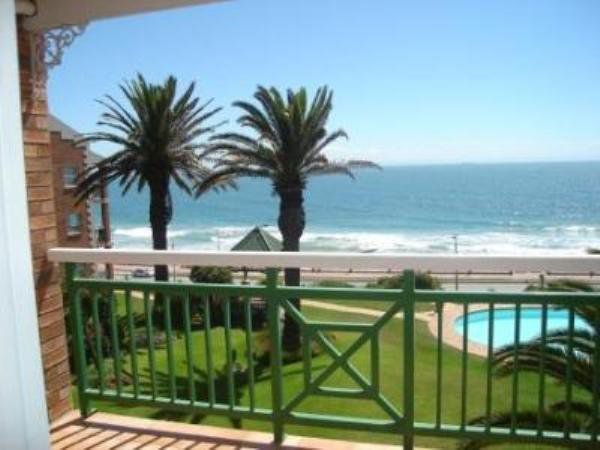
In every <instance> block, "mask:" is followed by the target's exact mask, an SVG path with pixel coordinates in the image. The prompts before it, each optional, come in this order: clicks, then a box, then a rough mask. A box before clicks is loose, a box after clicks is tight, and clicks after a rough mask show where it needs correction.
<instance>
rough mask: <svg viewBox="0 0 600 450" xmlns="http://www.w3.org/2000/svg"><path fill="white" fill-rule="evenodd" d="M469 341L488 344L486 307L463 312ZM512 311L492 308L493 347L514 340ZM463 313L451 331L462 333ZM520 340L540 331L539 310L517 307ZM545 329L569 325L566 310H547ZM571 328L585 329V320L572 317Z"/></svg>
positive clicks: (532, 336) (522, 340)
mask: <svg viewBox="0 0 600 450" xmlns="http://www.w3.org/2000/svg"><path fill="white" fill-rule="evenodd" d="M466 318H467V321H468V323H467V326H468V334H469V341H473V342H477V343H479V344H483V345H485V346H487V345H488V324H489V319H490V317H489V312H488V310H487V309H484V310H480V311H474V312H472V313H469V314H467V316H466ZM515 318H516V313H515V309H514V308H497V309H495V310H494V348H498V347H502V346H504V345H508V344H512V343H513V342H514V339H515V324H516V320H515ZM464 320H465V316H461V317H459V318H458V319H456V320H455V322H454V331H455V332H456V333H458V334H459V335H462V334H463V325H464ZM520 322H521V330H520V338H519V341H520V342H524V341H527V340H530V339H533V338H536V337H538V336H540V335H541V333H542V309H541V308H526V307H523V308H521V320H520ZM547 324H548V325H547V327H548V332H550V331H554V330H560V329H566V328H567V327H568V324H569V313H568V311H567V310H564V309H548V321H547ZM575 329H584V330H585V329H589V326H588V325H587V323H586V322H585V321H584V320H582V319H581V318H580V317H578V316H575Z"/></svg>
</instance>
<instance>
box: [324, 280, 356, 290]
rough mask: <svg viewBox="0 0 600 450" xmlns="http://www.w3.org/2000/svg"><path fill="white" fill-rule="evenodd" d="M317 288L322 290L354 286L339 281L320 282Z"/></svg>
mask: <svg viewBox="0 0 600 450" xmlns="http://www.w3.org/2000/svg"><path fill="white" fill-rule="evenodd" d="M317 286H319V287H324V288H353V287H354V285H353V284H351V283H348V282H346V281H341V280H321V281H319V282H318V283H317Z"/></svg>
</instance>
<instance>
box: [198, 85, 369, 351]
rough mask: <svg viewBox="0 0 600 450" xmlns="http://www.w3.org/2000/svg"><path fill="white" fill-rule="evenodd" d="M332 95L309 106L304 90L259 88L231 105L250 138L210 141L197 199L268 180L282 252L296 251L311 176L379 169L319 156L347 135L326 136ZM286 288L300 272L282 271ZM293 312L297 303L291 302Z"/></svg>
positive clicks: (294, 337) (321, 93) (291, 343)
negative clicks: (209, 165)
mask: <svg viewBox="0 0 600 450" xmlns="http://www.w3.org/2000/svg"><path fill="white" fill-rule="evenodd" d="M332 98H333V92H332V91H331V90H329V89H328V88H327V87H321V88H319V89H318V90H317V92H316V95H315V96H314V98H313V99H312V101H310V103H309V101H308V99H307V93H306V89H304V88H302V89H300V90H298V91H293V90H291V89H290V90H288V91H287V96H286V97H284V96H283V95H282V94H281V93H280V92H279V91H278V90H277V89H275V88H273V87H272V88H270V89H266V88H264V87H262V86H259V87H258V89H257V91H256V93H255V94H254V99H255V100H256V103H249V102H245V101H238V102H235V103H234V104H233V105H234V106H236V107H238V108H240V109H241V110H242V115H241V117H240V118H239V119H238V123H239V124H240V125H241V126H242V127H243V128H248V129H250V130H251V132H252V133H251V134H243V133H224V134H219V135H215V136H214V137H213V139H212V141H213V145H212V151H213V152H215V153H216V154H217V155H218V157H217V159H218V162H217V164H216V165H215V167H214V172H213V173H212V174H211V175H210V176H208V177H207V178H205V179H204V180H203V181H202V182H201V183H200V184H199V185H198V187H197V190H196V194H197V195H199V194H201V193H203V192H205V191H206V190H207V189H211V188H214V187H215V186H218V185H219V184H221V183H223V182H227V181H231V180H233V179H235V178H238V177H258V178H266V179H268V180H270V182H271V184H272V186H273V192H274V193H275V194H276V195H278V196H279V200H280V202H279V218H278V221H277V223H278V225H279V231H280V232H281V235H282V237H283V251H286V252H297V251H298V250H299V249H300V238H301V236H302V233H303V232H304V227H305V224H306V215H305V212H304V190H305V189H306V185H307V182H308V178H309V177H311V176H313V175H329V174H343V175H347V176H350V177H352V178H354V175H353V173H352V169H355V168H364V167H378V166H376V165H375V164H374V163H372V162H369V161H358V160H356V161H345V162H341V161H331V160H329V159H328V158H327V157H326V156H325V154H324V151H325V149H326V148H327V146H328V145H329V144H331V143H332V142H334V141H336V140H338V139H340V138H346V137H347V135H346V133H345V132H344V131H343V130H341V129H340V130H336V131H333V132H328V130H327V129H326V125H327V121H328V120H329V115H330V113H331V110H332V107H333V102H332ZM285 283H286V285H288V286H297V285H299V284H300V270H299V269H296V268H290V269H286V270H285ZM292 303H293V304H294V306H296V307H297V308H299V307H300V301H299V300H298V299H293V300H292ZM299 346H300V335H299V327H298V324H296V323H295V322H294V321H293V320H292V319H291V318H289V317H288V316H286V320H285V324H284V339H283V347H284V349H285V350H287V351H295V350H297V349H298V348H299Z"/></svg>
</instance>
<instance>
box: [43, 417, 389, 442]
mask: <svg viewBox="0 0 600 450" xmlns="http://www.w3.org/2000/svg"><path fill="white" fill-rule="evenodd" d="M271 440H272V435H271V434H269V433H262V432H255V431H244V430H231V429H227V428H216V427H208V426H203V425H190V424H184V423H177V422H166V421H161V420H150V419H138V418H134V417H127V416H118V415H112V414H105V413H95V414H93V415H91V416H90V417H88V418H87V419H81V418H80V417H79V413H77V412H71V413H69V414H67V415H66V416H64V417H63V418H61V419H60V420H59V421H57V422H55V423H53V424H52V427H51V443H52V449H53V450H59V449H73V450H88V449H124V450H134V449H135V450H159V449H160V450H163V449H177V450H184V449H185V450H192V449H193V450H209V449H210V450H225V449H261V450H262V449H271V448H280V449H285V450H367V449H368V450H399V449H400V448H401V447H396V446H385V445H374V444H357V443H352V442H345V441H334V440H328V439H316V438H305V437H296V436H288V437H287V438H286V440H285V442H284V443H283V444H282V445H281V446H279V447H277V446H275V445H274V444H273V443H272V442H271Z"/></svg>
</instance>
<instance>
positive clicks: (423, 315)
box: [302, 300, 435, 322]
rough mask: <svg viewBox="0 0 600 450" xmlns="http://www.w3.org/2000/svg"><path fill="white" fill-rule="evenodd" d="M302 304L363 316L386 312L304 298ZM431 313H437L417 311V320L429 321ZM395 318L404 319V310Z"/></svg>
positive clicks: (378, 314) (373, 315) (378, 315)
mask: <svg viewBox="0 0 600 450" xmlns="http://www.w3.org/2000/svg"><path fill="white" fill-rule="evenodd" d="M302 305H303V306H309V307H311V308H319V309H326V310H328V311H337V312H342V313H349V314H361V315H363V316H371V317H381V316H383V315H384V314H385V311H381V310H379V309H373V308H360V307H357V306H346V305H340V304H337V303H327V302H319V301H316V300H302ZM431 315H434V316H435V313H430V312H418V313H415V318H416V319H417V320H422V321H424V322H428V321H429V317H430V316H431ZM394 318H395V319H402V318H404V314H403V313H402V312H398V313H396V314H394Z"/></svg>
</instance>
